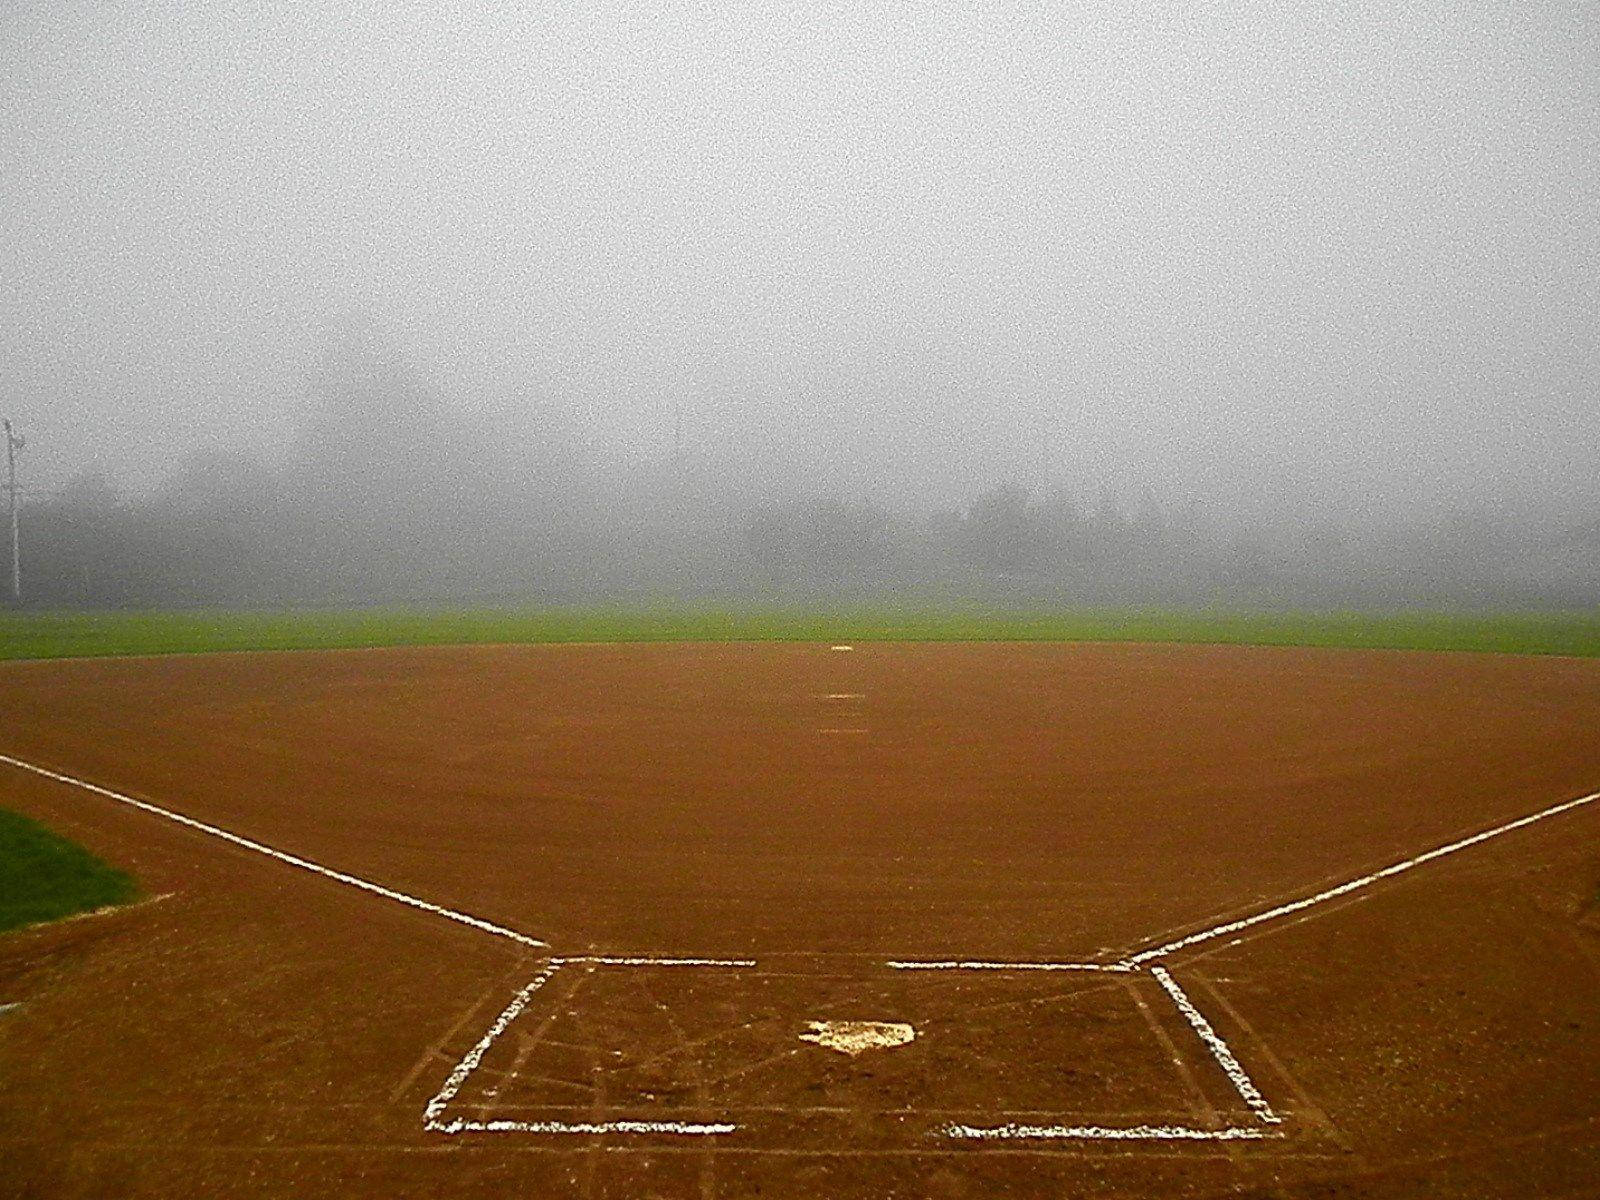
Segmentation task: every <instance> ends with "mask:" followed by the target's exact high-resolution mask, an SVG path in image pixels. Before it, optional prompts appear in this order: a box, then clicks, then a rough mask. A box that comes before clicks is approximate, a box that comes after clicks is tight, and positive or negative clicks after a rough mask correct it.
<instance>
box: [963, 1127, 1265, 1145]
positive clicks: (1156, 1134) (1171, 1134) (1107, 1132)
mask: <svg viewBox="0 0 1600 1200" xmlns="http://www.w3.org/2000/svg"><path fill="white" fill-rule="evenodd" d="M939 1132H941V1133H943V1134H944V1136H945V1137H951V1138H967V1139H972V1140H975V1141H1012V1140H1016V1141H1023V1140H1027V1139H1046V1138H1047V1139H1053V1140H1057V1141H1078V1140H1083V1139H1089V1138H1094V1139H1099V1140H1104V1141H1115V1142H1136V1141H1163V1142H1237V1141H1250V1140H1254V1139H1257V1138H1269V1137H1280V1136H1282V1135H1281V1134H1278V1133H1276V1132H1274V1131H1271V1130H1266V1129H1263V1128H1261V1127H1260V1126H1258V1125H1232V1126H1229V1127H1227V1128H1226V1129H1195V1128H1193V1127H1192V1126H1189V1125H946V1126H945V1127H944V1128H943V1129H941V1130H940V1131H939Z"/></svg>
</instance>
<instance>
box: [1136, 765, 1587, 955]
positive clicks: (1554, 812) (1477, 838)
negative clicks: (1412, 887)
mask: <svg viewBox="0 0 1600 1200" xmlns="http://www.w3.org/2000/svg"><path fill="white" fill-rule="evenodd" d="M1596 800H1600V792H1591V793H1589V795H1587V796H1579V797H1578V798H1577V799H1576V800H1566V801H1563V802H1562V803H1560V804H1552V805H1551V806H1550V807H1549V808H1543V809H1540V810H1539V811H1538V812H1536V813H1530V814H1529V815H1528V816H1526V817H1519V818H1518V819H1517V820H1515V821H1507V822H1506V823H1505V824H1503V825H1496V826H1495V827H1494V828H1493V829H1485V830H1484V831H1483V832H1482V833H1475V834H1473V835H1472V836H1471V837H1464V838H1460V839H1458V840H1456V841H1454V842H1449V843H1447V844H1445V845H1443V846H1439V847H1436V848H1435V849H1433V850H1429V851H1427V852H1426V853H1425V854H1419V855H1417V856H1416V857H1414V858H1407V859H1403V860H1401V861H1400V862H1397V863H1392V864H1390V865H1389V866H1387V867H1384V868H1383V869H1382V870H1381V871H1374V872H1372V873H1371V874H1370V875H1362V876H1360V877H1359V878H1357V879H1351V880H1348V881H1347V882H1345V883H1341V884H1339V885H1338V886H1336V887H1331V888H1327V889H1325V890H1323V891H1320V892H1318V893H1316V894H1315V895H1314V896H1306V897H1304V898H1302V899H1299V900H1293V901H1290V902H1289V903H1288V904H1280V905H1278V906H1277V907H1276V908H1269V909H1267V910H1266V911H1264V912H1259V913H1255V914H1254V915H1252V916H1248V917H1240V918H1239V919H1238V920H1237V921H1228V922H1226V923H1225V924H1222V925H1213V926H1212V927H1211V928H1210V929H1202V930H1201V931H1200V932H1198V933H1191V934H1189V935H1188V936H1187V937H1181V938H1178V939H1177V940H1176V941H1171V942H1167V943H1166V944H1165V945H1161V946H1154V947H1152V948H1151V949H1149V950H1141V951H1139V953H1137V954H1130V955H1128V957H1127V958H1125V959H1123V960H1122V965H1124V966H1128V967H1136V966H1138V965H1139V964H1140V963H1146V962H1150V961H1151V960H1152V959H1157V958H1165V957H1166V956H1167V955H1169V954H1173V953H1176V952H1177V951H1179V950H1184V949H1187V948H1188V947H1190V946H1195V945H1198V944H1199V943H1201V942H1208V941H1210V940H1211V939H1213V938H1219V937H1226V936H1227V935H1228V934H1230V933H1237V932H1239V930H1241V929H1248V928H1250V926H1252V925H1259V924H1261V922H1263V921H1271V920H1273V919H1275V918H1277V917H1282V916H1287V915H1288V914H1289V913H1293V912H1300V911H1301V910H1302V909H1307V908H1311V907H1312V906H1313V905H1317V904H1323V903H1326V902H1327V901H1329V900H1334V899H1337V898H1338V897H1340V896H1347V895H1349V894H1350V893H1351V892H1355V891H1360V890H1361V889H1362V888H1365V887H1370V886H1371V885H1372V884H1374V883H1377V882H1378V881H1380V880H1383V879H1389V878H1392V877H1393V876H1395V875H1401V874H1404V873H1405V872H1406V871H1410V870H1413V869H1414V868H1416V867H1420V866H1422V865H1423V864H1424V863H1430V862H1432V861H1433V860H1434V859H1437V858H1443V857H1445V855H1447V854H1455V853H1456V852H1457V851H1460V850H1465V849H1466V848H1467V847H1469V846H1476V845H1477V844H1478V843H1480V842H1486V841H1488V840H1489V839H1490V838H1497V837H1499V836H1500V835H1501V834H1505V833H1510V832H1511V831H1512V830H1514V829H1521V828H1523V827H1524V826H1526V825H1532V824H1534V823H1535V822H1536V821H1543V820H1545V819H1546V818H1549V817H1554V816H1559V815H1560V814H1561V813H1564V812H1570V811H1571V810H1572V809H1575V808H1581V807H1582V806H1583V805H1585V804H1592V803H1594V801H1596Z"/></svg>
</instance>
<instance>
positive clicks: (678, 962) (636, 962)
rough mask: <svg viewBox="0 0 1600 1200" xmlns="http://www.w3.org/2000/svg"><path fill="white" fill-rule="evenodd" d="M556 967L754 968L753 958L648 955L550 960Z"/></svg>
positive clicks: (571, 956) (590, 956)
mask: <svg viewBox="0 0 1600 1200" xmlns="http://www.w3.org/2000/svg"><path fill="white" fill-rule="evenodd" d="M550 962H552V963H555V965H557V966H565V965H566V963H594V965H597V966H755V958H651V957H650V955H608V954H584V955H566V957H562V958H552V960H550Z"/></svg>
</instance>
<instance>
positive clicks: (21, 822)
mask: <svg viewBox="0 0 1600 1200" xmlns="http://www.w3.org/2000/svg"><path fill="white" fill-rule="evenodd" d="M137 892H138V889H137V888H136V887H135V886H134V882H133V880H132V879H131V878H130V877H129V876H127V875H125V874H124V873H123V872H121V871H119V870H117V869H116V868H115V867H108V866H107V865H106V864H105V863H103V862H101V861H100V860H99V859H98V858H96V857H95V856H94V855H92V854H90V853H89V852H88V851H87V850H85V849H83V847H81V846H76V845H74V844H73V843H71V842H69V841H67V840H66V839H65V838H63V837H57V836H56V835H55V834H53V833H51V832H50V831H49V830H48V829H46V828H45V827H44V826H43V825H40V824H39V823H38V822H37V821H30V820H29V819H28V818H27V817H24V816H21V815H19V814H18V813H14V812H7V811H6V810H5V809H3V808H0V931H4V930H7V929H16V928H18V927H20V926H23V925H37V924H38V923H40V922H41V921H54V920H57V919H59V918H61V917H69V916H71V915H72V914H73V913H80V912H89V911H91V910H93V909H96V908H104V907H105V906H106V905H108V904H124V903H126V902H127V901H129V900H131V899H133V897H134V896H135V895H136V894H137Z"/></svg>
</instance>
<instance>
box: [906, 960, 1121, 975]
mask: <svg viewBox="0 0 1600 1200" xmlns="http://www.w3.org/2000/svg"><path fill="white" fill-rule="evenodd" d="M883 965H884V966H886V967H892V968H894V969H895V970H896V971H1115V972H1119V973H1128V972H1133V971H1137V970H1138V969H1139V968H1138V967H1135V966H1130V965H1129V964H1127V963H1120V962H1117V963H1087V962H981V961H976V960H973V959H935V960H931V961H915V960H906V959H891V960H889V961H888V962H886V963H884V964H883Z"/></svg>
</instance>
